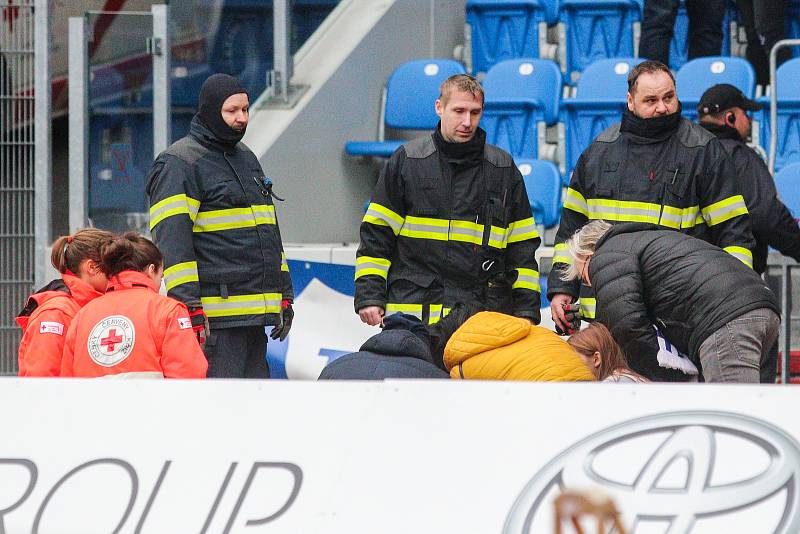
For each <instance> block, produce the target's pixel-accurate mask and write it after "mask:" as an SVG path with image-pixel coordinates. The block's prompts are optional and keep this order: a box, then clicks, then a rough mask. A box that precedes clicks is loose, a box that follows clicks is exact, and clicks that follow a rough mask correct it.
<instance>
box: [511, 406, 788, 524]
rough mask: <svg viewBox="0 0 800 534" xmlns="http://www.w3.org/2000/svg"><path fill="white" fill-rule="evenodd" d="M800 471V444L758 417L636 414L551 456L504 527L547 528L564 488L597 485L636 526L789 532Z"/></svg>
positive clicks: (718, 414)
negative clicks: (552, 457)
mask: <svg viewBox="0 0 800 534" xmlns="http://www.w3.org/2000/svg"><path fill="white" fill-rule="evenodd" d="M799 470H800V445H798V443H797V442H796V441H795V440H794V439H793V438H792V437H791V436H789V435H788V434H786V433H785V432H784V431H783V430H781V429H779V428H777V427H775V426H773V425H771V424H768V423H766V422H764V421H761V420H758V419H754V418H752V417H748V416H744V415H736V414H732V413H724V412H705V411H697V412H695V411H691V412H674V413H667V414H661V415H654V416H647V417H642V418H640V419H635V420H633V421H628V422H625V423H621V424H618V425H615V426H612V427H610V428H607V429H605V430H601V431H600V432H597V433H595V434H593V435H592V436H589V437H587V438H585V439H583V440H581V441H579V442H578V443H576V444H575V445H573V446H572V447H569V448H568V449H566V450H565V451H563V452H562V453H561V454H559V455H558V456H557V457H556V458H554V459H553V460H551V461H550V462H549V463H548V464H547V465H545V466H544V468H542V469H541V470H540V471H539V472H538V473H536V475H534V477H533V478H532V479H531V480H530V482H528V484H527V485H526V486H525V488H524V489H523V490H522V493H521V494H520V496H519V497H518V498H517V501H516V502H515V503H514V506H513V507H512V509H511V512H510V513H509V515H508V518H507V519H506V524H505V528H504V531H503V532H504V533H505V534H532V533H540V532H549V531H551V529H552V525H553V516H552V508H553V506H552V500H553V498H554V497H555V496H556V495H558V493H559V492H560V491H561V490H562V489H564V488H574V489H584V488H590V487H595V488H598V487H599V488H601V489H602V490H604V491H605V492H607V493H608V494H609V495H610V496H611V497H612V498H614V500H615V501H616V502H617V504H618V506H619V508H620V510H621V512H622V517H623V523H624V524H625V525H626V527H628V528H629V529H630V532H631V533H634V534H635V533H638V532H645V531H646V532H654V531H656V530H655V528H654V526H655V525H659V524H660V525H661V527H660V528H658V529H657V531H659V532H664V533H666V534H689V533H691V534H700V533H703V532H727V533H732V534H733V533H738V532H759V533H772V534H796V533H798V532H800V515H799V514H798V496H800V492H798V489H800V488H799V487H798V484H799V482H798V474H799ZM751 524H752V525H754V527H753V528H748V527H749V525H751Z"/></svg>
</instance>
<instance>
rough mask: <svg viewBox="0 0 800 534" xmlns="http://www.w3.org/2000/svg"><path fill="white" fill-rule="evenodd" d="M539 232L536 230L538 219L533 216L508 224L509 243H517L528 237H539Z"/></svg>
mask: <svg viewBox="0 0 800 534" xmlns="http://www.w3.org/2000/svg"><path fill="white" fill-rule="evenodd" d="M538 237H539V232H537V231H536V221H535V220H534V219H533V217H528V218H527V219H522V220H521V221H514V222H512V223H511V224H509V225H508V240H507V241H508V243H517V242H519V241H525V240H526V239H538Z"/></svg>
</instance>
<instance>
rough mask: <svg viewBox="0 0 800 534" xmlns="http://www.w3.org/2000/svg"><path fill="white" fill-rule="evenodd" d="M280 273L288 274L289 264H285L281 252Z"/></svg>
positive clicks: (284, 257)
mask: <svg viewBox="0 0 800 534" xmlns="http://www.w3.org/2000/svg"><path fill="white" fill-rule="evenodd" d="M281 271H283V272H285V273H288V272H289V264H288V263H287V262H286V254H285V253H283V252H281Z"/></svg>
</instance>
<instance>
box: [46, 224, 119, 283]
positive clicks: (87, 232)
mask: <svg viewBox="0 0 800 534" xmlns="http://www.w3.org/2000/svg"><path fill="white" fill-rule="evenodd" d="M113 239H114V234H112V233H111V232H107V231H106V230H100V229H98V228H84V229H83V230H78V231H77V232H75V233H74V234H73V235H65V236H61V237H59V238H58V239H56V241H55V242H54V243H53V250H52V252H51V254H50V262H51V263H52V264H53V267H55V269H56V270H57V271H58V272H59V273H62V274H64V273H66V272H71V273H72V274H75V275H80V274H81V273H80V272H79V271H80V265H81V263H82V262H83V261H84V260H92V261H94V262H96V263H100V249H101V248H102V247H103V245H105V244H106V243H110V242H111V241H112V240H113Z"/></svg>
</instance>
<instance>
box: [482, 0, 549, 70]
mask: <svg viewBox="0 0 800 534" xmlns="http://www.w3.org/2000/svg"><path fill="white" fill-rule="evenodd" d="M557 5H558V0H469V1H468V2H467V6H466V11H467V28H468V34H467V41H468V42H469V43H470V45H471V47H472V72H473V74H475V75H479V74H481V73H486V72H487V71H488V70H489V69H490V68H491V67H492V66H494V65H496V64H497V63H499V62H500V61H504V60H506V59H517V58H524V57H540V55H541V54H540V48H541V47H542V45H543V44H544V43H545V42H546V38H547V24H548V22H549V23H551V24H552V23H554V22H555V18H556V17H557V16H558V12H557Z"/></svg>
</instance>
